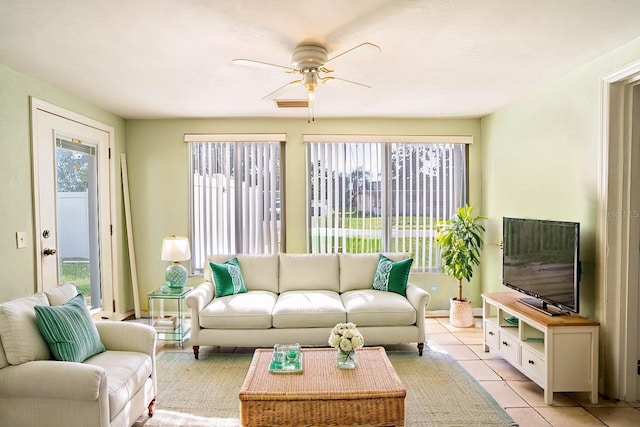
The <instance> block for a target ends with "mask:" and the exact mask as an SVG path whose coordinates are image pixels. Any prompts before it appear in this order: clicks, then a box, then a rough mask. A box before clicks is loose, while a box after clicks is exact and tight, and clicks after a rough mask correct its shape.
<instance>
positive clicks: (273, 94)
mask: <svg viewBox="0 0 640 427" xmlns="http://www.w3.org/2000/svg"><path fill="white" fill-rule="evenodd" d="M296 83H302V80H301V79H300V80H293V81H290V82H289V83H287V84H285V85H283V86H280V87H279V88H278V89H276V90H274V91H273V92H271V93H269V94H267V95H265V96H263V97H262V99H263V100H264V99H275V98H276V97H278V95H281V94H282V93H284V92H285V91H286V90H287V89H289V86H291V85H294V84H296Z"/></svg>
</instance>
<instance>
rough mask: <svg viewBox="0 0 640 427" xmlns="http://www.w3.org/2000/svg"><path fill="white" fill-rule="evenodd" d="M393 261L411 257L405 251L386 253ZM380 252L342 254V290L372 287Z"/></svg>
mask: <svg viewBox="0 0 640 427" xmlns="http://www.w3.org/2000/svg"><path fill="white" fill-rule="evenodd" d="M383 255H384V256H386V257H387V258H389V259H390V260H391V261H401V260H403V259H407V258H409V254H407V253H405V252H390V253H384V254H383ZM379 258H380V254H377V253H373V254H340V256H339V259H340V292H347V291H352V290H355V289H370V288H371V284H372V283H373V278H374V276H375V274H376V268H377V267H378V259H379Z"/></svg>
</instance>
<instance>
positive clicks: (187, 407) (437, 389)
mask: <svg viewBox="0 0 640 427" xmlns="http://www.w3.org/2000/svg"><path fill="white" fill-rule="evenodd" d="M387 355H388V356H389V360H390V361H391V363H392V364H393V366H394V368H395V370H396V372H397V374H398V376H399V377H400V380H401V381H402V383H403V384H404V386H405V388H406V389H407V397H406V400H405V411H406V413H405V422H406V425H407V426H482V427H491V426H496V427H497V426H517V424H516V423H515V422H514V421H513V419H512V418H511V417H510V416H509V415H508V414H507V413H506V412H505V411H504V410H503V409H502V408H501V407H500V406H499V405H498V404H497V403H496V401H495V400H494V399H493V397H491V396H490V395H489V394H488V393H487V392H486V391H485V390H484V389H483V388H482V386H481V385H480V384H478V383H477V382H476V381H475V380H474V379H473V378H472V377H471V376H470V375H469V374H468V373H467V372H466V371H465V370H464V368H462V367H461V366H460V365H459V364H458V363H457V362H456V361H455V360H453V359H452V358H451V357H450V356H449V355H448V354H444V353H437V352H434V351H429V350H427V349H425V352H424V355H423V356H422V357H419V356H418V354H417V352H394V351H389V352H387ZM251 357H252V356H251V355H250V354H230V353H200V360H195V358H194V357H193V354H192V353H190V352H164V353H162V354H161V355H160V356H159V357H158V399H157V405H156V410H155V413H154V416H153V417H151V418H149V417H148V416H147V415H146V414H145V415H143V416H141V417H140V418H139V419H138V421H137V422H136V424H134V426H135V427H143V426H144V427H169V426H190V427H200V426H203V427H211V426H223V427H237V426H240V420H239V411H240V410H239V404H238V391H239V390H240V388H241V386H242V383H243V381H244V377H245V375H246V373H247V370H248V368H249V364H250V363H251Z"/></svg>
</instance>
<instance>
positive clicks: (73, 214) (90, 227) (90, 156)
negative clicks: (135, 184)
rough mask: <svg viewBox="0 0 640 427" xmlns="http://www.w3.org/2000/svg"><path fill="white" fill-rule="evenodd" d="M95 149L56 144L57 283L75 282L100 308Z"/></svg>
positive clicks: (92, 147) (76, 145) (79, 144)
mask: <svg viewBox="0 0 640 427" xmlns="http://www.w3.org/2000/svg"><path fill="white" fill-rule="evenodd" d="M96 164H97V163H96V151H95V146H92V145H89V144H86V143H85V144H81V143H76V142H72V141H68V140H64V139H57V141H56V190H57V193H56V206H57V227H58V242H57V251H58V262H59V266H58V271H59V275H60V278H59V280H60V283H67V282H74V283H75V284H76V286H77V288H78V292H80V293H81V294H82V295H83V296H84V298H85V300H86V302H87V305H88V306H89V307H91V308H97V307H100V300H101V295H100V265H99V234H98V193H97V191H98V187H97V179H98V174H97V167H96Z"/></svg>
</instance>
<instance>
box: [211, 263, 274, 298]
mask: <svg viewBox="0 0 640 427" xmlns="http://www.w3.org/2000/svg"><path fill="white" fill-rule="evenodd" d="M234 257H237V258H238V264H239V265H240V270H241V271H242V277H243V278H244V285H245V287H246V288H247V290H248V291H255V290H262V291H270V292H273V293H278V254H273V255H264V254H260V255H257V254H237V255H210V256H208V257H207V265H205V268H204V280H205V281H207V282H213V277H212V275H211V269H210V268H209V265H208V263H209V261H213V262H216V263H223V262H225V261H228V260H230V259H232V258H234Z"/></svg>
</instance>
